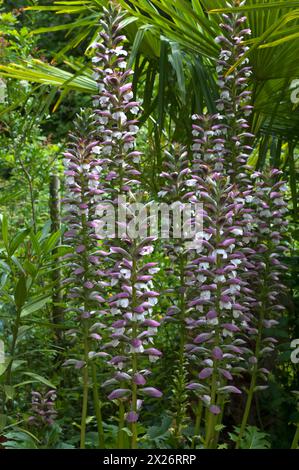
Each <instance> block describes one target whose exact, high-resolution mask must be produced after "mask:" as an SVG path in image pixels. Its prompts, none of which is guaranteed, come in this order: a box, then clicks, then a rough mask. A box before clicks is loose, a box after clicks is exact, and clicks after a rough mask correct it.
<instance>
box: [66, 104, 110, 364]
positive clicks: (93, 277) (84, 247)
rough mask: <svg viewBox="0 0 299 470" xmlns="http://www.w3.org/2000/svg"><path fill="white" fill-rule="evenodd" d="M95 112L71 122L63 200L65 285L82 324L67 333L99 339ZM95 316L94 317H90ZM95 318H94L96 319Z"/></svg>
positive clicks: (98, 166) (101, 286)
mask: <svg viewBox="0 0 299 470" xmlns="http://www.w3.org/2000/svg"><path fill="white" fill-rule="evenodd" d="M94 129H95V121H94V116H93V115H90V113H89V112H88V111H87V112H81V114H79V115H78V116H77V118H76V121H75V123H74V132H73V133H72V134H70V139H71V142H70V147H69V149H68V150H67V151H66V152H65V154H64V157H65V167H66V170H65V175H66V196H65V198H64V200H63V202H64V211H65V213H66V216H65V218H64V220H65V222H66V223H67V226H68V230H67V231H66V232H65V233H64V238H65V240H66V241H67V243H68V244H69V245H71V246H72V247H73V251H72V253H71V254H69V255H67V259H68V261H69V267H70V271H71V273H70V277H69V278H67V279H66V280H65V283H66V284H67V285H68V298H69V299H70V300H73V303H74V305H73V306H71V307H70V308H69V309H68V310H70V311H72V312H75V314H76V318H77V320H78V322H79V324H81V325H83V326H84V325H85V326H84V327H83V328H75V329H72V330H70V331H68V332H67V333H68V335H71V336H78V335H80V334H82V333H83V332H84V334H86V331H85V327H86V328H87V329H88V331H87V335H88V338H89V340H90V341H91V342H95V344H97V343H98V341H100V340H101V336H100V335H99V332H98V330H99V329H101V327H102V325H101V323H99V317H101V315H102V314H103V312H101V305H102V304H103V303H104V301H105V300H104V297H103V296H102V294H103V292H102V291H103V290H104V288H105V284H104V283H102V282H100V281H99V280H98V276H97V265H98V264H99V257H98V255H97V253H98V249H97V238H98V236H97V233H96V230H95V228H96V226H97V223H96V219H95V217H96V207H97V204H98V203H99V201H100V200H101V194H102V193H103V191H102V190H101V189H100V176H101V171H102V164H103V162H102V161H101V160H99V159H98V158H97V159H96V158H95V157H94V153H93V149H94V148H95V146H96V145H97V141H96V140H95V137H94V134H95V130H94ZM92 319H94V321H92ZM96 320H97V321H96ZM95 355H103V353H101V352H97V353H95V352H92V351H91V352H90V354H89V356H90V357H94V356H95ZM86 362H87V358H86V357H85V358H84V360H76V359H69V360H67V361H66V362H65V365H74V366H75V367H76V368H81V367H83V366H86Z"/></svg>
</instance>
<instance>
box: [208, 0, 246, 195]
mask: <svg viewBox="0 0 299 470" xmlns="http://www.w3.org/2000/svg"><path fill="white" fill-rule="evenodd" d="M239 3H240V2H239V1H238V0H231V1H229V2H228V5H229V6H231V7H235V6H239ZM222 17H223V22H222V23H221V24H220V28H221V29H222V35H220V36H218V37H217V38H216V42H218V43H219V44H220V45H221V51H220V56H219V60H218V63H217V74H218V86H219V88H220V98H219V100H218V101H217V103H216V104H217V109H218V111H219V113H220V114H219V116H218V120H219V121H220V122H221V124H222V135H223V138H224V139H225V142H224V148H223V151H222V157H223V159H224V160H223V163H224V169H225V171H226V172H227V174H228V175H230V176H231V178H232V182H234V181H236V180H237V181H238V183H239V185H240V184H242V183H241V182H242V181H243V185H244V186H246V185H247V184H248V182H249V181H248V173H247V172H246V170H247V160H248V156H249V154H250V153H251V152H252V146H251V142H252V138H253V137H254V136H253V135H252V134H251V133H250V132H249V128H250V125H249V123H248V117H249V116H250V114H251V113H252V109H253V107H252V105H251V104H250V100H251V91H249V90H248V81H249V78H250V76H251V74H252V69H251V67H249V66H248V62H249V60H248V58H244V60H243V61H242V57H243V56H244V54H245V53H246V52H247V50H248V47H247V46H244V44H243V41H244V39H245V38H246V37H247V36H248V35H250V34H251V31H250V29H249V28H247V27H246V20H247V18H246V16H242V14H239V13H227V14H223V15H222ZM238 61H241V62H240V63H241V65H240V66H239V67H235V64H236V63H237V62H238ZM240 189H241V187H240Z"/></svg>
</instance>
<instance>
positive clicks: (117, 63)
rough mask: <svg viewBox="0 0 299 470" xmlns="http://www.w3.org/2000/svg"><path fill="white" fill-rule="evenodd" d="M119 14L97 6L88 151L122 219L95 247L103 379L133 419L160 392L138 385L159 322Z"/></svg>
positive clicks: (135, 106)
mask: <svg viewBox="0 0 299 470" xmlns="http://www.w3.org/2000/svg"><path fill="white" fill-rule="evenodd" d="M122 18H123V15H122V14H121V13H119V11H117V10H116V9H114V8H112V7H109V8H108V9H105V19H103V20H101V25H102V28H103V31H102V32H101V33H100V38H99V40H97V41H96V42H95V43H94V44H93V47H94V48H95V55H94V57H93V59H92V60H93V64H94V78H95V79H96V81H97V83H98V89H99V95H98V96H96V97H94V106H95V114H96V116H97V124H98V127H97V138H98V140H99V143H98V145H97V146H95V147H94V148H93V152H95V153H98V154H99V155H100V156H101V157H102V158H103V159H105V181H104V182H103V188H104V192H105V199H106V201H110V202H111V203H112V204H113V205H114V207H117V209H118V211H120V210H121V211H122V212H123V214H124V218H123V220H122V222H120V221H118V227H117V229H118V230H117V234H118V235H117V238H116V239H113V240H108V241H106V242H105V246H106V249H107V251H106V252H104V253H103V259H104V262H105V263H106V266H107V265H110V267H109V269H108V268H105V269H104V270H102V272H101V275H102V276H103V277H104V278H106V279H107V280H109V284H110V288H111V296H110V298H109V312H110V314H111V315H112V316H113V317H114V318H113V321H112V324H111V325H110V326H109V331H110V341H109V342H108V343H106V344H105V346H104V347H105V350H107V351H109V352H110V353H111V355H112V358H111V360H110V361H109V364H110V365H112V366H113V367H114V369H115V374H114V376H113V378H112V379H110V380H108V381H106V383H105V384H104V385H106V386H111V387H113V390H112V391H111V393H110V394H109V399H110V400H114V399H122V400H127V401H128V402H129V405H128V407H127V414H126V418H127V420H128V421H129V422H132V423H134V422H136V421H137V419H138V414H139V409H140V406H141V403H142V398H143V397H144V396H146V395H148V396H152V397H160V396H161V395H162V393H161V392H160V391H159V390H157V389H155V388H153V387H146V386H145V385H146V383H147V379H148V375H149V374H150V373H151V372H150V370H148V369H146V368H144V367H143V364H144V360H143V358H148V359H149V361H155V360H157V359H158V358H159V356H160V355H161V352H160V351H158V350H157V349H155V348H154V347H153V336H154V335H155V334H156V332H157V327H158V326H159V323H158V322H157V321H156V320H154V319H153V318H152V312H153V307H154V306H155V305H156V303H157V301H158V300H157V299H158V292H156V291H155V290H154V288H153V281H152V279H153V275H154V274H155V272H157V270H158V268H157V266H156V263H151V262H147V261H144V258H146V255H149V254H151V253H152V252H153V249H154V247H153V241H154V239H153V238H152V237H145V238H143V239H141V238H140V237H137V238H136V237H134V233H133V232H134V230H133V232H132V231H130V230H129V225H130V222H131V223H133V215H134V214H132V204H134V203H136V202H138V201H139V200H141V198H142V193H141V191H140V189H139V188H140V180H139V177H140V169H139V162H140V157H141V153H140V152H139V151H137V150H136V149H135V140H136V133H137V131H138V125H137V124H138V122H137V119H136V116H137V114H138V113H139V103H138V102H136V101H134V100H133V93H132V83H131V82H130V81H129V78H130V76H131V74H132V71H131V70H130V69H128V68H127V64H126V60H125V58H126V55H127V52H126V50H125V49H124V47H123V43H124V41H125V39H126V38H125V37H124V36H123V35H121V34H120V29H121V20H122ZM124 197H126V199H125V200H124V199H123V198H124ZM145 228H146V227H145ZM134 445H135V444H134Z"/></svg>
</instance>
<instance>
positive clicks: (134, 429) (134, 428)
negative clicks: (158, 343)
mask: <svg viewBox="0 0 299 470" xmlns="http://www.w3.org/2000/svg"><path fill="white" fill-rule="evenodd" d="M136 271H137V266H136V260H135V258H134V257H133V265H132V309H133V311H134V308H135V306H136V300H137V299H136V287H135V283H136V281H137V272H136ZM132 336H133V339H135V338H136V336H137V325H136V322H134V323H133V328H132ZM132 370H133V378H134V376H135V374H136V373H137V370H138V368H137V356H136V354H135V353H133V354H132ZM132 411H134V412H135V413H137V384H136V383H135V382H134V380H132ZM132 449H137V422H133V423H132Z"/></svg>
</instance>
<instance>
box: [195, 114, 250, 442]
mask: <svg viewBox="0 0 299 470" xmlns="http://www.w3.org/2000/svg"><path fill="white" fill-rule="evenodd" d="M193 119H194V125H193V134H194V144H193V165H192V177H193V182H194V188H195V196H194V197H195V198H196V199H197V200H198V201H200V202H202V203H203V211H202V215H203V233H202V245H201V246H200V247H199V249H198V250H197V253H194V257H193V259H192V261H190V268H191V269H192V270H193V272H194V276H195V282H194V288H193V295H192V299H190V301H189V309H190V316H189V319H188V327H189V329H190V331H192V332H194V333H195V336H193V343H190V344H189V345H188V353H189V355H190V359H191V360H192V361H193V363H194V364H195V367H196V369H198V366H200V370H199V373H198V371H197V372H196V375H197V380H195V381H192V382H191V383H190V384H189V385H188V388H189V389H191V390H194V392H195V393H196V394H197V396H198V397H199V399H200V400H201V401H202V402H203V404H204V405H205V406H206V436H205V447H207V448H213V447H215V446H216V444H217V442H216V438H217V434H216V432H215V425H216V424H217V423H218V422H219V419H221V417H222V413H223V409H224V403H225V401H226V399H227V397H228V396H229V394H230V393H238V394H239V393H241V391H240V390H239V389H238V388H237V387H236V386H235V385H233V380H234V379H235V378H236V376H237V375H238V374H239V373H240V372H241V370H242V367H240V366H239V363H240V357H241V360H242V354H243V352H244V351H243V345H244V340H243V339H242V337H241V336H242V335H246V331H247V327H248V320H249V317H248V308H247V307H246V298H247V291H246V283H245V282H244V281H243V280H242V279H241V278H240V266H241V265H242V263H243V261H244V258H245V254H244V253H243V252H242V250H241V249H240V248H241V247H242V246H243V243H242V238H243V233H244V224H245V219H244V201H243V195H242V194H241V193H240V192H239V190H238V187H237V186H236V185H235V184H232V183H231V181H230V177H229V176H227V175H225V174H223V172H222V169H223V159H224V157H223V147H224V140H223V139H222V138H221V131H222V124H221V122H220V124H219V122H218V120H217V116H209V115H205V116H194V117H193ZM196 332H197V334H196ZM198 379H199V380H198ZM199 409H200V408H199Z"/></svg>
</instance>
